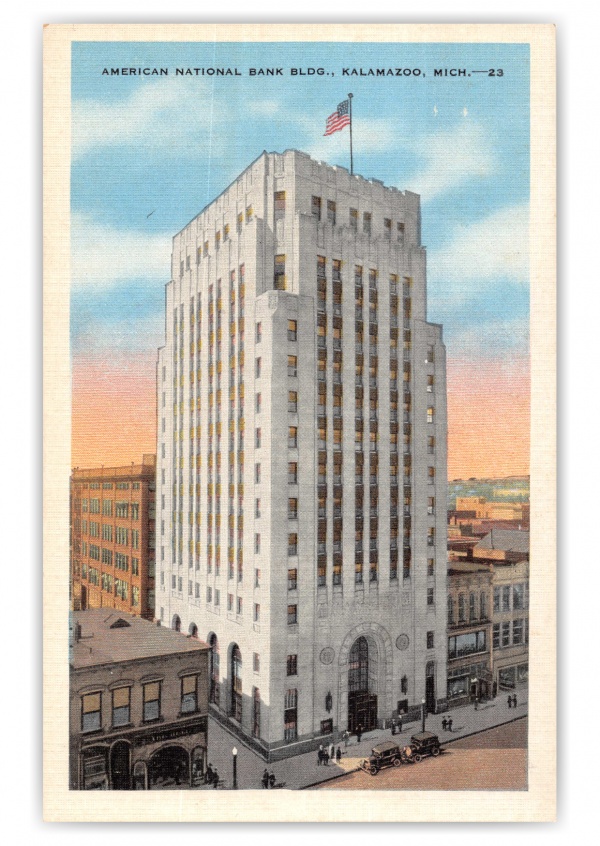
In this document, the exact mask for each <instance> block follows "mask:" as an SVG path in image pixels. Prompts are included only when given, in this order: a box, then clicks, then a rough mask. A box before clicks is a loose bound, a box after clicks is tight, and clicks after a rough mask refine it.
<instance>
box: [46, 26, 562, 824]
mask: <svg viewBox="0 0 600 846" xmlns="http://www.w3.org/2000/svg"><path fill="white" fill-rule="evenodd" d="M81 40H83V41H86V40H88V41H109V40H110V41H142V40H143V41H213V40H216V41H269V40H271V41H292V40H293V41H315V40H318V41H382V42H383V41H391V42H419V41H420V42H430V41H441V42H443V41H445V42H459V43H460V42H513V43H514V42H525V43H527V42H528V43H529V44H530V51H531V52H530V58H531V212H530V214H531V217H530V233H531V234H530V242H531V244H530V245H531V379H532V387H531V569H530V572H531V577H530V578H531V604H530V620H531V631H530V646H529V648H530V661H529V664H530V689H529V713H530V720H529V755H528V761H529V765H528V766H529V773H528V779H529V781H528V783H529V789H528V790H527V791H523V792H517V791H515V792H505V791H481V792H472V791H470V792H464V791H443V792H438V791H435V792H434V791H392V792H381V793H379V792H375V791H352V792H351V791H336V792H335V794H332V793H331V791H322V792H319V791H295V792H293V793H291V792H287V791H285V792H282V793H279V792H278V793H277V794H273V793H264V792H261V791H243V792H240V793H238V794H236V802H235V803H232V801H231V793H230V792H228V791H227V792H218V793H217V792H212V791H211V792H210V793H207V792H205V791H201V792H194V791H182V792H165V793H157V792H154V793H152V794H150V793H139V792H131V793H119V792H110V793H105V792H87V793H86V792H79V791H69V789H68V697H67V691H68V685H69V676H68V657H67V656H68V626H67V614H68V596H69V584H68V576H69V566H68V562H69V543H68V525H69V522H68V521H69V485H68V480H69V473H70V429H71V417H70V413H71V380H70V359H69V279H70V244H69V234H68V233H69V190H70V183H69V162H70V50H71V42H72V41H81ZM43 90H44V170H43V173H44V226H43V237H44V338H43V349H44V382H43V385H44V417H43V425H44V512H43V526H44V579H43V583H44V633H45V636H44V663H43V673H44V717H43V727H44V750H43V753H44V758H43V760H44V791H43V794H44V819H45V820H46V821H65V822H67V821H90V822H91V821H101V822H109V821H121V822H129V821H135V822H142V821H143V822H159V821H164V822H170V821H175V822H184V821H186V822H196V821H197V822H200V821H202V822H210V821H222V822H245V821H252V822H291V821H302V822H307V821H311V822H332V821H340V822H353V821H362V822H370V821H373V822H375V821H378V822H393V821H402V822H412V821H424V822H445V821H454V822H477V821H480V822H496V821H498V822H500V821H505V822H535V821H537V822H541V821H552V820H554V819H555V817H556V518H555V514H556V424H555V420H556V385H555V377H556V317H555V315H556V284H555V281H556V257H555V253H556V250H555V247H556V189H555V167H556V152H555V151H556V147H555V139H556V132H555V103H556V84H555V28H554V26H552V25H549V24H542V25H523V24H516V25H501V24H473V25H463V24H455V25H454V24H453V25H438V24H423V25H419V24H414V25H381V24H377V25H368V24H367V25H365V24H361V25H354V24H347V25H324V24H305V25H266V24H244V25H236V24H231V25H228V24H220V25H214V24H213V25H143V24H139V25H87V24H82V25H73V26H71V25H49V26H46V27H45V29H44V88H43Z"/></svg>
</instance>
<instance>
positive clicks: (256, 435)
mask: <svg viewBox="0 0 600 846" xmlns="http://www.w3.org/2000/svg"><path fill="white" fill-rule="evenodd" d="M260 443H261V431H260V428H257V429H256V431H255V433H254V446H255V447H256V449H260Z"/></svg>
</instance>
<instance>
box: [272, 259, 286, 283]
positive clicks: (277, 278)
mask: <svg viewBox="0 0 600 846" xmlns="http://www.w3.org/2000/svg"><path fill="white" fill-rule="evenodd" d="M273 287H274V288H275V290H276V291H285V256H284V255H279V256H275V264H274V273H273Z"/></svg>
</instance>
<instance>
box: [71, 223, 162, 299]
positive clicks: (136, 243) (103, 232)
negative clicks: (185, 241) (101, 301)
mask: <svg viewBox="0 0 600 846" xmlns="http://www.w3.org/2000/svg"><path fill="white" fill-rule="evenodd" d="M170 275H171V236H170V235H166V234H158V235H146V234H142V233H137V232H131V231H125V232H122V231H120V230H118V229H115V228H112V227H109V226H100V225H98V224H97V223H96V222H95V221H94V219H93V218H92V217H90V216H88V215H81V214H75V215H73V217H72V220H71V278H72V281H73V285H96V286H100V287H104V288H106V287H110V286H112V285H114V284H116V283H117V282H119V281H120V280H123V279H140V278H141V279H155V280H156V279H162V280H164V281H165V282H168V280H169V278H170Z"/></svg>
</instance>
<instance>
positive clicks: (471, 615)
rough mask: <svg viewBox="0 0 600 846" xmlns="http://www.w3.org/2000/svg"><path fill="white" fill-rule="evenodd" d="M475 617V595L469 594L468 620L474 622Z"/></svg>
mask: <svg viewBox="0 0 600 846" xmlns="http://www.w3.org/2000/svg"><path fill="white" fill-rule="evenodd" d="M476 616H477V615H476V614H475V594H474V593H470V594H469V620H475V619H476Z"/></svg>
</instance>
